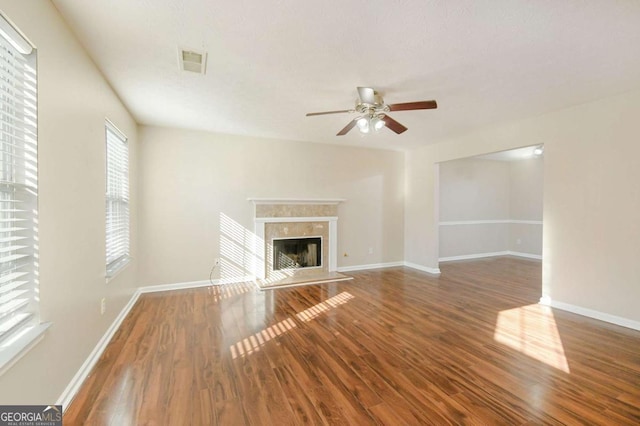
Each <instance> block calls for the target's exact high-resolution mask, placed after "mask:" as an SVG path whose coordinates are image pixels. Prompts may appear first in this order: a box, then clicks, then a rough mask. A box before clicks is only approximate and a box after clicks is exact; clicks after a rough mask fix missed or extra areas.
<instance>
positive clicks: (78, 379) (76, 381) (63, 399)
mask: <svg viewBox="0 0 640 426" xmlns="http://www.w3.org/2000/svg"><path fill="white" fill-rule="evenodd" d="M138 297H140V290H139V289H138V290H136V292H135V293H133V295H132V296H131V299H130V300H129V302H128V303H127V304H126V305H125V306H124V308H122V310H121V311H120V313H119V314H118V316H117V317H116V319H115V320H114V321H113V323H112V324H111V326H110V327H109V328H108V329H107V331H106V332H105V333H104V335H103V336H102V338H101V339H100V340H99V341H98V344H97V345H96V347H95V348H93V351H91V353H90V354H89V356H88V357H87V359H86V360H85V361H84V363H83V364H82V366H81V367H80V369H79V370H78V372H77V373H76V375H75V376H73V379H71V382H69V384H68V385H67V387H66V388H65V390H64V391H63V392H62V395H60V397H59V398H58V401H57V402H56V405H62V411H64V410H65V409H66V408H67V407H68V406H69V404H70V403H71V401H72V400H73V398H74V397H75V396H76V393H78V390H80V386H82V383H84V381H85V379H86V378H87V376H89V373H91V370H92V369H93V367H94V366H95V365H96V363H97V362H98V360H99V359H100V356H101V355H102V352H104V350H105V348H106V347H107V345H108V344H109V342H110V341H111V339H112V338H113V336H114V335H115V333H116V331H118V329H119V328H120V325H121V324H122V321H124V319H125V318H126V317H127V315H128V314H129V311H131V308H133V305H135V303H136V301H137V300H138Z"/></svg>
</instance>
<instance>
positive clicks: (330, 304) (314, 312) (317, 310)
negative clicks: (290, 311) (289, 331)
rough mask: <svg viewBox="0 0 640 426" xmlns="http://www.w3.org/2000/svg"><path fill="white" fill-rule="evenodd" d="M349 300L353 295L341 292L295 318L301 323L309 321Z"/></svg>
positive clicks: (299, 313)
mask: <svg viewBox="0 0 640 426" xmlns="http://www.w3.org/2000/svg"><path fill="white" fill-rule="evenodd" d="M350 299H353V295H352V294H351V293H349V292H346V291H343V292H342V293H339V294H336V295H335V296H333V297H330V298H329V299H327V300H325V301H324V302H320V303H318V304H316V305H313V306H312V307H310V308H308V309H305V310H304V311H302V312H298V313H297V314H296V316H297V317H298V319H300V320H302V321H305V322H306V321H311V320H312V319H314V318H315V317H317V316H318V315H320V314H322V313H323V312H327V311H328V310H330V309H333V308H336V307H338V306H340V305H343V304H345V303H347V302H348V301H349V300H350Z"/></svg>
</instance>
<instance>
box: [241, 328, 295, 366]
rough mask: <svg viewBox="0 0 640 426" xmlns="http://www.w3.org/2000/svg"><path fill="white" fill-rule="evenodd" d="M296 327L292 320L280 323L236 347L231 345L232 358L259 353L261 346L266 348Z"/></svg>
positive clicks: (248, 338) (250, 337)
mask: <svg viewBox="0 0 640 426" xmlns="http://www.w3.org/2000/svg"><path fill="white" fill-rule="evenodd" d="M295 327H296V323H295V322H293V320H292V319H291V318H287V319H285V320H282V321H280V322H279V323H276V324H274V325H272V326H270V327H268V328H265V329H264V330H261V331H259V332H257V333H256V334H254V335H252V336H249V337H247V338H246V339H244V340H241V341H239V342H238V343H236V344H235V345H231V346H230V347H229V349H230V350H231V358H232V359H236V358H238V357H245V356H247V355H251V354H252V353H254V352H258V351H259V350H260V347H261V346H264V345H265V344H266V343H267V342H268V341H269V340H271V339H275V338H276V337H278V336H279V335H281V334H284V333H286V332H287V331H289V330H291V329H293V328H295Z"/></svg>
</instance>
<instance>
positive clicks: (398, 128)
mask: <svg viewBox="0 0 640 426" xmlns="http://www.w3.org/2000/svg"><path fill="white" fill-rule="evenodd" d="M382 121H384V124H385V125H386V126H387V127H388V128H390V129H391V130H393V131H394V132H396V133H397V134H400V133H402V132H404V131H406V130H407V128H406V127H404V126H403V125H402V124H400V123H398V122H397V121H396V120H394V119H393V118H391V117H389V116H388V115H385V116H384V117H382ZM354 124H355V123H354Z"/></svg>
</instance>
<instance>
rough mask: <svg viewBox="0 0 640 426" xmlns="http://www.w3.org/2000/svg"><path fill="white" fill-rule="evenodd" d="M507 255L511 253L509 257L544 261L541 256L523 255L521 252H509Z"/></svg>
mask: <svg viewBox="0 0 640 426" xmlns="http://www.w3.org/2000/svg"><path fill="white" fill-rule="evenodd" d="M507 253H509V256H517V257H524V258H527V259H535V260H542V256H541V255H539V254H531V253H523V252H520V251H508V252H507Z"/></svg>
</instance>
